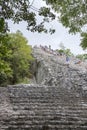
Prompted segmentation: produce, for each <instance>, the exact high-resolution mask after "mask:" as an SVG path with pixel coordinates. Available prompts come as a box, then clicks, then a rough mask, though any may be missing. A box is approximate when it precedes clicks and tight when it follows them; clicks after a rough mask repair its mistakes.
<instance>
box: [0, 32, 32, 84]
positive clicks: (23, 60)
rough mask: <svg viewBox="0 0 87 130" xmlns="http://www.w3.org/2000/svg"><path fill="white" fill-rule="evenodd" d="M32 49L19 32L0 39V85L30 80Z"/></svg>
mask: <svg viewBox="0 0 87 130" xmlns="http://www.w3.org/2000/svg"><path fill="white" fill-rule="evenodd" d="M31 53H32V48H31V46H29V45H28V42H27V39H26V38H25V37H24V36H23V35H22V33H21V32H19V31H17V32H16V33H11V34H5V35H2V37H0V85H1V86H5V85H7V84H15V83H18V82H20V81H23V80H24V79H25V78H28V79H29V78H30V76H31V72H30V63H31V61H32V60H33V57H32V55H31Z"/></svg>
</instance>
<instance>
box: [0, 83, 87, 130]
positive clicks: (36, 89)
mask: <svg viewBox="0 0 87 130" xmlns="http://www.w3.org/2000/svg"><path fill="white" fill-rule="evenodd" d="M6 91H7V96H6V97H5V96H4V101H3V102H5V101H6V100H7V104H9V106H8V109H9V110H8V111H6V110H4V112H3V114H2V117H3V118H1V119H0V130H87V96H83V95H82V94H80V93H78V92H76V91H75V90H69V89H65V88H62V87H52V86H51V87H48V86H44V85H43V86H42V85H41V86H40V85H33V84H32V85H16V86H9V87H8V88H7V89H6ZM84 93H85V92H84ZM84 95H85V94H84ZM5 98H6V100H5ZM4 109H5V108H4ZM1 112H2V111H0V117H1Z"/></svg>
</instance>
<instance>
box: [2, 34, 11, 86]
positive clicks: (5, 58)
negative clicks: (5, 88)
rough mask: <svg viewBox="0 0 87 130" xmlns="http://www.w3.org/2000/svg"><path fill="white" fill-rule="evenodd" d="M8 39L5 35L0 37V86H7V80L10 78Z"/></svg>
mask: <svg viewBox="0 0 87 130" xmlns="http://www.w3.org/2000/svg"><path fill="white" fill-rule="evenodd" d="M8 41H9V37H8V35H7V34H4V35H0V84H1V85H2V84H3V83H4V85H5V84H7V81H8V79H9V78H11V77H12V69H11V67H10V62H9V60H10V58H11V50H9V42H8Z"/></svg>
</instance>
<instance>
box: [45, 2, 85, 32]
mask: <svg viewBox="0 0 87 130" xmlns="http://www.w3.org/2000/svg"><path fill="white" fill-rule="evenodd" d="M45 1H46V3H47V4H48V5H51V7H52V8H53V9H54V10H55V11H56V12H57V13H59V15H58V19H59V20H60V22H61V23H62V24H63V25H64V26H65V27H67V28H69V32H70V33H76V32H80V31H82V27H84V26H85V25H86V24H87V0H45Z"/></svg>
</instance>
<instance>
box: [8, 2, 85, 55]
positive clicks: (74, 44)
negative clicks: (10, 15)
mask: <svg viewBox="0 0 87 130" xmlns="http://www.w3.org/2000/svg"><path fill="white" fill-rule="evenodd" d="M32 2H33V6H35V7H37V8H39V7H40V6H43V5H45V3H44V2H40V1H38V0H33V1H31V3H32ZM8 25H9V29H10V32H11V33H13V32H16V31H17V30H20V31H21V32H22V33H23V35H24V36H25V37H26V38H27V40H28V43H29V45H32V46H34V45H37V46H39V45H47V46H49V45H51V48H52V49H59V46H60V43H63V45H64V46H65V47H66V48H68V49H70V50H71V52H72V53H73V54H75V55H77V54H83V53H85V52H84V51H83V50H82V48H81V47H80V46H79V45H80V39H81V37H80V35H79V34H76V35H72V34H69V33H68V29H66V28H65V27H63V25H62V24H61V23H59V22H58V21H54V22H52V23H51V24H49V26H50V27H52V28H56V32H55V33H54V34H52V35H50V34H44V33H41V34H39V33H36V32H35V33H33V32H30V31H28V30H26V23H25V22H21V23H20V24H13V23H12V21H11V20H9V22H8Z"/></svg>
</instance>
